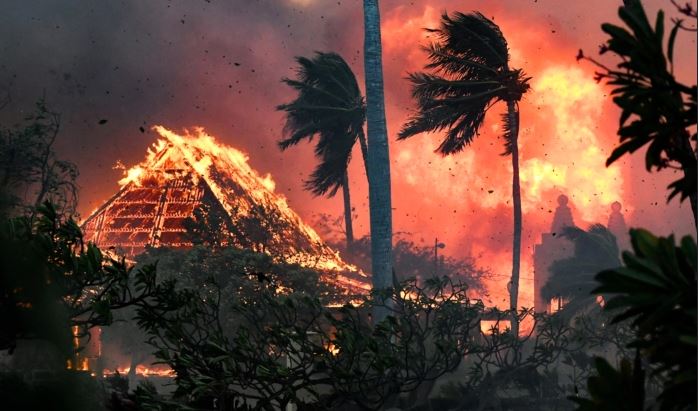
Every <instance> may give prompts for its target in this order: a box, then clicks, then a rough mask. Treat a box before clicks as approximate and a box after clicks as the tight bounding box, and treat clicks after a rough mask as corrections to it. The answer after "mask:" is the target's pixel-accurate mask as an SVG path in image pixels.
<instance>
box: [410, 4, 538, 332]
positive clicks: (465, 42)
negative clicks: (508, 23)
mask: <svg viewBox="0 0 698 411" xmlns="http://www.w3.org/2000/svg"><path fill="white" fill-rule="evenodd" d="M428 31H429V32H431V33H434V34H435V35H436V38H437V40H436V42H434V43H432V44H430V45H429V46H427V47H425V50H426V51H427V52H428V54H429V56H428V58H429V64H427V66H426V68H427V69H430V70H432V72H431V73H412V74H410V75H409V79H410V81H411V82H412V84H413V89H412V96H413V97H414V98H415V99H416V101H417V106H418V110H417V112H416V113H414V114H413V115H412V116H411V117H410V118H409V119H408V122H407V123H406V124H405V125H404V126H403V128H402V130H401V131H400V134H399V136H398V139H405V138H408V137H411V136H414V135H415V134H419V133H423V132H428V131H442V130H447V132H446V137H445V138H444V140H443V141H442V142H441V145H440V146H439V147H438V149H437V151H438V152H439V153H441V154H442V155H448V154H453V153H457V152H459V151H461V150H462V149H463V148H464V147H465V146H466V145H468V144H470V142H471V141H472V140H473V138H474V137H475V136H477V135H478V131H479V130H480V127H482V124H483V122H484V119H485V115H486V114H487V112H488V111H489V110H490V108H492V107H493V106H494V105H495V103H497V102H500V101H501V102H504V103H506V105H507V111H506V113H505V114H504V115H503V118H502V120H503V122H504V127H503V129H504V142H505V150H504V153H503V155H510V156H511V159H512V168H513V182H512V197H513V203H514V241H513V252H512V254H513V256H512V272H511V283H510V286H509V294H510V307H511V309H512V310H513V311H514V312H516V310H517V307H518V293H519V267H520V259H521V257H520V254H521V190H520V185H519V146H518V134H519V107H518V102H519V101H520V100H521V97H522V96H523V94H524V93H526V92H527V91H528V89H529V85H528V81H529V80H530V78H528V77H526V76H525V75H524V73H523V71H522V70H520V69H512V68H510V67H509V49H508V47H507V42H506V39H505V38H504V35H503V34H502V32H501V30H500V29H499V27H498V26H497V25H496V24H495V23H494V22H492V21H491V20H489V19H488V18H487V17H485V16H483V15H482V14H480V13H470V14H463V13H454V14H453V16H449V15H448V14H444V15H443V16H442V18H441V26H440V27H439V28H438V29H429V30H428ZM513 317H514V319H513V322H512V328H513V331H514V332H515V333H518V321H517V319H516V318H515V317H516V315H514V316H513ZM515 335H516V334H515Z"/></svg>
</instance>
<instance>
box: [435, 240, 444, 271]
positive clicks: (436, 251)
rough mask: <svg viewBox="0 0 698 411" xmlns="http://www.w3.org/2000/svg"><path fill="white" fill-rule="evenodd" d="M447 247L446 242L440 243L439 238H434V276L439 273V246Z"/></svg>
mask: <svg viewBox="0 0 698 411" xmlns="http://www.w3.org/2000/svg"><path fill="white" fill-rule="evenodd" d="M444 247H446V244H444V243H440V242H439V239H438V238H434V277H438V275H439V248H444Z"/></svg>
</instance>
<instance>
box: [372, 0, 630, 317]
mask: <svg viewBox="0 0 698 411" xmlns="http://www.w3.org/2000/svg"><path fill="white" fill-rule="evenodd" d="M438 18H439V13H438V12H437V10H435V9H434V8H433V7H430V6H425V7H424V8H423V9H422V12H421V13H419V14H417V13H413V12H412V10H409V9H396V11H394V13H393V14H389V15H388V18H387V19H386V23H385V29H384V30H385V31H384V33H385V35H384V39H385V42H386V47H385V50H386V53H387V54H388V55H387V56H386V60H387V61H393V59H394V58H397V59H398V61H399V62H401V63H403V64H404V65H403V66H402V67H404V69H406V70H408V71H416V70H423V66H424V64H425V62H426V58H425V54H424V53H423V52H421V51H419V49H415V48H414V47H412V44H413V43H414V42H419V43H420V44H425V42H428V41H429V40H430V39H429V38H428V34H425V32H424V31H422V30H421V28H423V27H435V26H436V25H437V24H438ZM496 21H497V22H498V24H500V26H501V27H502V30H503V31H504V33H505V35H507V34H508V33H516V35H513V36H512V35H509V36H508V38H509V45H510V47H511V50H510V53H511V58H512V66H513V67H517V68H518V67H521V68H523V69H524V70H525V71H526V72H527V74H528V75H530V76H532V77H533V80H532V82H531V86H532V89H531V91H530V92H529V93H528V94H527V95H526V96H525V98H524V100H523V101H522V102H521V104H520V108H521V132H520V136H519V145H520V172H521V176H520V180H521V195H522V206H523V213H524V214H523V244H522V252H521V259H522V262H521V271H520V277H521V297H520V304H521V305H524V306H531V305H532V291H533V290H532V286H533V285H532V280H533V270H534V267H533V261H532V260H533V258H532V257H533V246H534V244H535V243H536V242H539V241H540V236H541V234H542V233H544V232H548V231H549V230H550V225H551V222H552V217H553V213H554V211H555V208H556V206H557V202H556V199H557V197H558V196H559V195H560V194H563V193H564V194H566V195H567V196H569V198H570V205H571V206H572V208H573V213H574V218H575V223H576V224H577V225H579V226H581V227H585V226H586V225H587V224H589V223H596V222H600V223H604V224H605V223H606V222H607V220H608V214H609V212H610V204H611V203H612V202H614V201H621V202H623V203H624V211H625V212H626V213H627V212H629V211H631V210H632V209H633V206H632V204H630V201H626V199H625V191H626V189H625V187H624V174H623V173H624V172H623V170H621V169H620V168H619V167H611V168H606V167H605V161H606V157H607V156H608V154H609V153H610V150H611V149H612V147H613V144H614V141H615V140H616V137H615V133H614V131H615V129H614V123H615V122H616V121H617V120H615V119H614V118H613V117H614V116H617V111H616V110H615V109H613V108H612V105H611V104H609V103H610V102H609V97H608V95H607V91H606V89H605V86H604V85H602V84H598V83H596V82H595V81H594V80H593V72H592V70H591V69H590V68H589V67H580V66H579V65H577V64H576V63H575V61H574V49H573V48H572V47H567V46H564V45H558V48H557V49H555V48H547V49H541V44H544V43H546V42H549V41H550V40H549V39H548V37H549V34H547V33H546V30H545V28H541V27H539V26H526V25H524V24H522V23H521V22H519V21H517V20H516V19H513V18H512V17H511V16H507V15H506V14H505V13H504V14H502V15H498V16H497V19H496ZM402 55H407V56H409V57H408V58H406V59H404V60H402V59H401V57H400V56H402ZM389 64H390V63H389ZM393 64H395V63H392V64H390V66H391V67H392V66H393ZM396 65H397V66H398V67H399V64H396ZM404 69H403V70H404ZM389 70H390V69H389ZM402 74H403V77H404V74H405V73H404V71H403V72H402ZM393 75H395V73H393ZM392 78H394V77H392ZM393 82H395V80H393ZM404 85H405V83H404V80H403V82H402V87H404ZM393 90H396V91H395V92H394V94H393V95H392V97H393V98H394V100H393V101H389V103H388V113H389V121H390V123H389V129H390V130H394V131H397V130H398V129H399V128H400V126H401V122H402V121H404V118H405V113H406V111H405V109H404V106H399V105H398V104H403V103H404V104H405V105H406V106H407V107H414V103H412V102H411V100H410V97H409V95H407V93H406V92H404V91H401V90H398V89H393ZM398 102H399V103H398ZM502 109H503V107H497V108H495V109H493V110H492V111H491V112H490V113H489V114H488V118H487V120H486V122H485V125H484V127H483V129H482V130H481V133H480V135H479V136H477V138H476V140H475V141H474V142H473V144H472V145H470V146H468V147H465V149H464V150H463V151H462V152H461V153H458V154H455V155H452V156H448V157H441V156H439V155H437V154H435V153H434V150H435V149H436V147H437V146H438V144H439V142H440V141H441V139H442V135H441V134H438V133H437V134H430V135H422V136H415V137H413V138H412V139H411V140H408V141H407V142H399V143H394V144H393V145H392V156H393V181H394V193H395V194H394V195H393V197H394V199H395V200H394V201H395V203H396V205H395V207H396V212H395V215H394V218H395V221H396V222H395V226H397V227H399V228H400V229H401V230H403V231H409V232H412V233H418V235H420V236H422V237H426V238H425V239H426V240H427V241H426V243H428V241H429V238H428V237H427V236H435V237H438V238H439V239H440V240H443V241H445V242H446V244H447V247H446V249H445V250H444V252H447V253H449V254H451V255H455V256H458V255H470V256H473V257H475V258H476V259H477V261H478V262H479V264H481V265H483V266H485V267H489V268H490V269H491V270H492V278H491V279H490V280H488V281H487V284H486V286H487V289H488V292H489V298H486V300H487V301H489V302H490V303H493V304H496V305H498V306H500V307H506V306H507V305H508V293H507V288H506V284H507V282H508V281H509V279H510V276H511V255H512V251H511V247H512V231H513V217H512V211H511V209H512V203H511V184H512V165H511V158H510V157H504V156H502V155H501V153H502V152H503V150H504V148H503V142H502V139H501V137H500V136H501V124H500V114H501V112H502V111H501V110H502ZM615 118H617V117H615ZM626 171H627V170H626ZM407 193H409V194H407Z"/></svg>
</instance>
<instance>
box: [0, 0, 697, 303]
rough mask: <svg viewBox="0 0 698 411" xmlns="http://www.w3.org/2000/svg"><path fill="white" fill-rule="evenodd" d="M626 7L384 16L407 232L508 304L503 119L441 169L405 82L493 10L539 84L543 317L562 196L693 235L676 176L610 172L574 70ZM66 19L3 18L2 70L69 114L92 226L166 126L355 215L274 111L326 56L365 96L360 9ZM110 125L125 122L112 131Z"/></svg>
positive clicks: (359, 179)
mask: <svg viewBox="0 0 698 411" xmlns="http://www.w3.org/2000/svg"><path fill="white" fill-rule="evenodd" d="M73 3H74V5H76V7H73V8H71V6H70V5H71V4H73ZM619 3H620V0H618V1H609V0H590V1H586V2H566V1H565V2H563V1H560V0H527V1H519V0H509V1H496V2H494V1H484V0H483V1H462V0H460V1H455V0H453V1H451V0H442V1H426V0H416V1H402V0H382V1H381V12H382V32H383V51H384V75H385V87H386V90H385V95H386V109H387V119H388V132H389V138H390V150H391V152H390V154H391V167H392V179H393V180H392V183H393V206H394V208H395V210H394V223H393V226H394V231H396V232H406V233H410V234H411V235H412V236H413V238H414V239H415V240H416V241H417V242H420V241H424V242H425V244H429V243H431V242H432V241H433V239H434V237H438V238H439V240H440V241H443V242H444V243H446V248H445V249H444V252H446V253H448V254H450V255H453V256H474V257H476V258H477V259H478V262H479V264H480V265H483V266H486V267H490V268H491V269H492V270H493V271H494V273H495V281H493V282H492V283H491V284H488V286H489V290H490V295H491V297H492V299H493V301H492V302H494V303H498V304H502V303H503V302H505V299H506V293H505V284H506V282H507V281H508V278H509V275H510V258H511V255H510V247H511V244H510V243H511V231H512V223H511V207H510V192H511V188H510V185H511V170H510V169H511V163H510V159H509V158H508V157H501V156H500V155H499V154H500V153H501V152H502V142H501V140H500V139H499V138H498V135H499V130H498V127H499V125H498V120H499V116H498V115H497V112H496V111H493V112H492V113H490V115H489V119H488V121H487V122H486V124H485V126H484V128H483V133H482V134H481V135H480V136H479V137H478V138H477V140H476V141H475V142H474V144H472V145H471V146H470V147H467V148H466V150H465V151H464V152H463V153H460V154H458V155H455V156H451V157H447V158H442V157H440V156H438V155H436V154H434V153H433V150H434V148H435V147H436V144H437V142H438V141H439V139H440V136H439V135H424V136H415V137H413V138H412V139H411V140H409V141H406V142H396V141H395V134H396V133H397V131H398V130H399V129H400V127H401V125H402V123H403V122H404V121H405V119H406V117H407V115H408V114H409V110H410V109H412V108H413V107H414V105H413V103H412V102H411V100H410V96H409V87H408V83H407V82H406V80H405V79H404V78H405V76H406V74H407V72H409V71H415V70H420V69H421V68H422V66H423V64H424V62H425V55H424V53H423V52H422V51H421V50H420V48H419V46H420V45H421V44H424V43H425V41H427V40H428V38H427V34H426V33H425V32H424V31H423V30H422V28H425V27H435V26H436V25H437V23H438V19H439V17H440V14H441V12H442V11H444V10H447V11H456V10H458V11H464V12H467V11H471V10H479V11H481V12H483V13H484V14H485V15H487V16H488V17H491V18H493V19H494V20H495V22H497V23H498V24H499V25H500V26H501V28H502V31H503V32H504V34H505V36H506V37H507V39H508V42H509V45H510V49H511V59H512V62H511V65H512V66H513V67H520V68H523V69H524V70H525V71H526V72H527V73H528V74H529V75H530V76H532V77H533V79H532V81H531V86H532V90H531V92H530V93H529V94H528V95H527V96H526V97H525V98H524V101H523V102H522V104H521V122H522V129H521V134H520V145H521V181H522V197H523V198H522V199H523V211H524V227H523V248H522V259H523V265H522V273H521V277H522V281H523V283H522V296H521V298H522V304H524V305H530V304H531V302H532V294H531V284H532V281H531V280H532V277H531V276H532V267H531V262H532V252H533V251H532V250H533V245H534V244H535V242H536V241H539V239H540V235H541V233H543V232H545V231H547V230H548V229H549V226H550V222H551V218H552V212H553V211H554V209H555V206H556V202H555V199H556V197H557V196H558V195H559V194H560V193H563V192H564V193H566V194H567V195H568V196H569V197H570V200H571V205H572V207H573V213H574V217H575V221H576V222H577V223H578V224H579V225H582V226H584V225H586V224H589V223H594V222H601V223H606V221H607V218H608V212H609V208H610V207H609V204H610V203H612V202H613V201H616V200H620V201H621V202H622V203H623V205H624V213H625V215H626V220H627V221H629V224H630V225H632V226H637V225H641V226H645V227H648V228H650V229H653V230H655V231H657V232H660V233H668V232H670V231H676V232H679V233H682V234H683V233H687V232H689V231H690V230H691V219H690V213H689V209H690V207H689V206H688V204H683V205H679V204H678V202H673V203H671V204H669V205H666V204H665V190H664V188H665V187H666V185H667V184H668V182H670V181H671V177H672V176H671V175H659V176H658V175H649V174H647V173H646V172H645V171H644V166H643V159H642V155H641V154H639V153H638V154H637V155H636V156H635V157H634V158H632V159H624V160H622V161H619V162H618V163H617V164H615V165H614V166H612V167H610V168H605V167H604V162H605V158H606V157H607V156H608V154H609V153H610V150H611V149H612V147H613V146H614V144H615V142H616V137H615V131H616V127H617V119H618V114H619V113H618V111H617V109H616V108H615V107H614V106H613V104H612V102H611V101H610V99H609V98H608V88H607V87H605V86H603V85H600V84H597V83H595V82H594V80H593V69H592V68H591V67H590V66H589V65H588V64H583V63H581V64H578V63H577V62H576V61H575V58H574V57H575V55H576V53H577V50H578V49H579V48H583V49H584V50H585V51H587V54H592V53H594V52H595V50H596V49H597V46H598V45H599V44H600V43H602V42H603V39H604V35H603V33H602V32H601V31H600V28H599V26H600V24H601V23H602V22H604V21H617V18H616V9H617V6H618V4H619ZM646 3H648V9H649V13H650V15H654V13H655V12H656V10H657V9H658V8H659V7H663V8H665V9H669V8H670V7H671V4H670V3H669V1H664V0H661V1H659V0H657V1H651V2H646ZM66 4H68V6H65V7H62V8H60V7H58V6H55V5H52V4H51V3H50V2H48V1H46V2H37V5H34V6H33V7H30V6H23V5H17V6H14V8H11V9H10V12H9V13H7V14H6V15H5V16H0V50H3V52H4V54H5V55H9V56H11V57H12V58H10V59H9V61H10V62H9V63H7V64H5V65H3V66H1V67H0V84H4V83H7V82H12V84H13V87H14V89H16V90H20V89H21V90H34V91H35V92H34V95H40V93H41V90H42V89H43V90H46V93H47V95H48V97H49V100H50V101H51V100H52V101H54V102H55V105H56V106H57V108H58V109H60V110H62V112H63V113H64V117H63V118H64V122H65V127H64V140H63V141H62V147H61V149H62V150H63V152H64V153H66V155H68V156H70V157H71V158H72V159H73V160H74V161H76V162H77V164H78V165H79V166H80V169H81V172H82V174H81V179H80V183H81V185H82V187H83V189H82V191H81V204H80V210H81V212H82V213H83V214H86V213H88V212H89V211H90V210H92V209H93V208H94V207H95V206H97V205H99V204H100V203H101V202H102V201H104V200H105V199H106V198H107V197H108V196H109V195H111V194H112V193H113V192H114V191H115V190H116V189H117V187H118V186H117V181H118V180H119V179H120V178H121V177H122V176H121V175H120V173H121V171H120V170H114V169H112V165H113V164H115V163H116V162H117V160H120V161H122V162H123V163H124V164H126V165H127V166H131V165H133V164H135V163H137V162H139V161H140V160H141V159H142V157H143V156H144V155H145V151H146V148H147V147H148V146H149V145H150V144H151V143H152V142H153V141H154V140H155V136H154V135H153V133H151V132H146V133H141V132H139V131H138V128H139V127H140V126H144V128H145V129H148V128H149V126H150V125H153V124H156V123H157V124H163V125H165V126H167V127H168V128H171V129H181V128H184V127H192V126H203V127H205V128H206V130H207V132H209V133H210V134H212V135H214V136H216V137H217V138H218V139H219V140H220V141H221V142H223V143H225V144H228V145H231V146H234V147H236V148H239V149H241V150H242V151H245V152H247V153H248V154H249V156H250V163H251V165H252V166H253V167H254V168H256V169H257V170H258V171H259V172H260V174H266V173H271V175H272V176H273V178H274V180H275V182H276V191H277V192H280V193H282V194H285V195H286V196H287V197H288V199H289V204H290V205H291V207H293V208H294V209H295V210H296V211H297V212H298V213H299V214H301V216H303V217H305V218H306V219H307V220H312V218H313V215H314V214H316V213H319V212H327V213H332V214H339V213H340V211H341V205H342V203H341V198H340V197H339V196H338V197H337V198H334V199H329V200H327V199H316V198H313V197H312V196H311V195H310V194H308V193H307V192H304V191H303V190H302V181H303V180H304V179H305V178H307V176H308V175H309V173H310V172H311V170H312V168H313V164H314V159H313V153H312V147H310V146H307V145H306V146H300V147H297V148H294V149H293V150H290V151H288V152H286V153H283V154H281V153H280V152H279V151H278V149H277V148H276V145H275V144H274V142H275V141H276V140H277V139H278V138H279V137H280V133H281V127H282V124H283V119H282V116H281V114H280V113H278V112H276V111H275V110H274V107H275V106H276V105H277V104H279V103H282V102H286V101H288V100H290V99H291V98H292V93H291V91H290V90H288V89H287V87H286V86H284V85H282V84H281V83H280V79H281V78H282V77H284V76H292V75H293V56H296V55H309V54H310V53H312V52H313V51H314V50H322V51H328V50H334V51H337V52H339V53H341V54H342V55H344V56H345V58H346V59H347V60H348V61H349V63H350V64H351V65H352V68H353V69H354V70H355V71H356V73H357V76H358V77H359V81H360V83H363V69H362V62H363V57H362V46H363V34H362V14H361V7H360V6H361V4H360V2H359V1H358V0H350V1H348V0H344V1H337V2H329V1H326V0H285V1H283V0H266V1H261V2H255V3H254V4H252V2H248V1H242V0H239V1H230V2H211V3H206V2H187V3H185V2H175V3H170V2H166V1H153V2H138V1H135V0H134V1H126V2H123V3H121V4H120V5H116V4H105V5H94V8H92V9H86V8H84V7H82V8H81V7H77V5H79V1H77V0H71V1H67V2H66ZM669 14H670V15H672V14H673V13H669ZM56 27H58V28H56ZM8 39H9V40H8ZM677 47H678V48H677V53H676V54H677V56H679V57H678V58H679V59H680V60H681V61H680V63H679V66H678V74H679V76H680V77H681V78H684V79H687V80H686V81H688V82H691V84H693V83H694V82H695V77H696V44H695V35H690V34H685V35H683V37H682V38H680V40H679V42H678V44H677ZM47 56H48V57H47ZM3 82H4V83H3ZM25 94H27V95H32V94H31V92H29V93H25ZM20 100H21V98H20ZM30 102H31V100H28V101H27V102H25V103H27V105H26V107H29V105H28V104H30ZM1 115H2V113H0V116H1ZM101 118H106V119H108V120H109V122H108V123H107V124H106V125H104V126H99V125H97V120H99V119H101ZM350 181H351V183H352V190H353V192H352V194H353V196H352V197H353V200H354V204H355V206H356V221H355V230H357V231H358V232H359V233H366V232H367V227H368V218H367V203H368V201H367V187H366V182H365V175H364V174H363V166H362V165H361V163H360V153H359V151H358V149H357V151H356V152H355V157H354V161H353V162H352V165H351V168H350ZM503 305H506V304H503Z"/></svg>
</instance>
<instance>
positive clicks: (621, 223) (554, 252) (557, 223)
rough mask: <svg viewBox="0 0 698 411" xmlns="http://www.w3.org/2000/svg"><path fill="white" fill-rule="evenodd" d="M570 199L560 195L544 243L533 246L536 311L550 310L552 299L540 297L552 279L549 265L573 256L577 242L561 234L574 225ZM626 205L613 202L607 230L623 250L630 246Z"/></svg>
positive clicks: (544, 236)
mask: <svg viewBox="0 0 698 411" xmlns="http://www.w3.org/2000/svg"><path fill="white" fill-rule="evenodd" d="M568 202H569V199H568V198H567V196H566V195H564V194H563V195H560V196H559V197H558V198H557V204H558V206H557V209H555V214H554V215H553V222H552V224H551V227H550V232H549V233H543V234H542V235H541V243H540V244H536V245H535V246H534V248H533V293H534V297H533V307H534V309H535V311H536V312H539V313H540V312H550V311H551V307H550V301H546V300H544V299H543V297H542V296H541V293H540V292H541V289H542V288H543V286H544V285H545V283H546V282H547V281H548V279H549V278H550V275H551V273H550V265H551V264H552V263H553V262H555V261H557V260H561V259H563V258H567V257H570V256H572V254H573V253H574V244H572V242H571V241H569V240H567V239H566V238H564V237H562V236H561V234H562V232H563V230H564V228H565V227H574V226H575V224H574V218H573V217H572V210H571V209H570V207H569V206H568V205H567V204H568ZM622 209H623V206H622V204H621V203H619V202H618V201H615V202H614V203H613V204H611V214H609V216H608V226H607V227H608V230H609V231H610V232H611V233H613V235H614V236H616V241H617V242H618V247H619V248H620V249H621V250H624V249H628V248H629V247H630V244H629V243H630V241H629V236H628V228H627V226H626V224H625V217H624V216H623V213H622V212H621V210H622Z"/></svg>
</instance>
